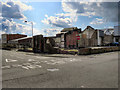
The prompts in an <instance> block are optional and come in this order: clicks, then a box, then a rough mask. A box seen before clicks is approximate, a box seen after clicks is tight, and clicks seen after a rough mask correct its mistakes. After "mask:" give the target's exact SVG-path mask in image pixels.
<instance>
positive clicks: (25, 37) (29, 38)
mask: <svg viewBox="0 0 120 90" xmlns="http://www.w3.org/2000/svg"><path fill="white" fill-rule="evenodd" d="M30 38H32V37H23V38H18V39H13V40H10V41H19V40H24V39H30Z"/></svg>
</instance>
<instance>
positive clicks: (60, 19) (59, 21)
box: [41, 15, 72, 28]
mask: <svg viewBox="0 0 120 90" xmlns="http://www.w3.org/2000/svg"><path fill="white" fill-rule="evenodd" d="M45 17H46V18H45V19H44V20H42V21H41V22H42V23H44V24H48V25H52V26H55V27H61V28H67V27H71V26H72V19H71V18H69V17H65V16H60V15H57V16H50V17H48V15H45Z"/></svg>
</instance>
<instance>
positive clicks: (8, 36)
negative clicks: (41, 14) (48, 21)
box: [7, 34, 27, 41]
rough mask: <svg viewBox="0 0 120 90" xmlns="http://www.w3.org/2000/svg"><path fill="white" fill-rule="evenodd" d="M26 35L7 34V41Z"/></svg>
mask: <svg viewBox="0 0 120 90" xmlns="http://www.w3.org/2000/svg"><path fill="white" fill-rule="evenodd" d="M23 37H27V35H21V34H7V41H9V40H13V39H18V38H23Z"/></svg>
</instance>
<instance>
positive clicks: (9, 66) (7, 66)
mask: <svg viewBox="0 0 120 90" xmlns="http://www.w3.org/2000/svg"><path fill="white" fill-rule="evenodd" d="M2 68H3V69H4V68H10V66H2Z"/></svg>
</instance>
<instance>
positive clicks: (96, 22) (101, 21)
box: [90, 18, 105, 25]
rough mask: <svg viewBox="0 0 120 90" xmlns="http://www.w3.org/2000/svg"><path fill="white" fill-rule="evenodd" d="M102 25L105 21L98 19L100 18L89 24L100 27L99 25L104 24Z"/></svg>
mask: <svg viewBox="0 0 120 90" xmlns="http://www.w3.org/2000/svg"><path fill="white" fill-rule="evenodd" d="M104 23H105V21H104V20H103V19H100V18H96V19H95V20H93V21H92V22H90V24H92V25H100V24H104Z"/></svg>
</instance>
